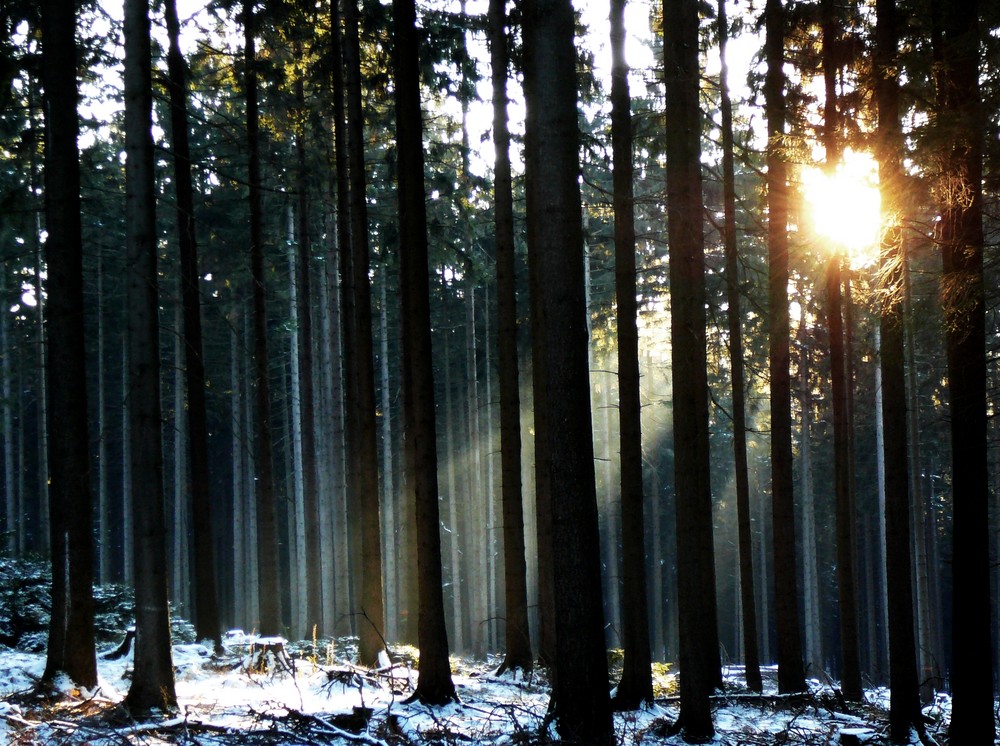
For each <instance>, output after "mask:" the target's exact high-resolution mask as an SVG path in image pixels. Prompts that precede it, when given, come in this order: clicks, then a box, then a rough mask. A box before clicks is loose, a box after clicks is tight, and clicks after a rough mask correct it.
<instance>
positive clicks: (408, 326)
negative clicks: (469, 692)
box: [392, 0, 458, 705]
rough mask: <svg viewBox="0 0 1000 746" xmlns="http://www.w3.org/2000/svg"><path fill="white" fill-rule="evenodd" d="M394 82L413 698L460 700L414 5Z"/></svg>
mask: <svg viewBox="0 0 1000 746" xmlns="http://www.w3.org/2000/svg"><path fill="white" fill-rule="evenodd" d="M392 19H393V24H394V25H393V41H394V47H393V77H394V80H395V84H396V102H395V103H396V146H397V149H398V152H399V170H398V172H397V180H398V190H399V197H398V199H399V246H400V252H399V253H400V256H399V260H400V276H401V279H402V314H403V397H404V399H403V407H404V409H403V412H404V415H403V416H404V427H405V432H404V436H403V437H404V447H405V449H406V453H405V456H406V467H407V473H408V476H409V481H410V482H411V484H412V485H413V492H414V502H415V505H416V526H415V528H416V534H417V580H418V586H419V587H418V591H417V592H418V597H419V605H420V609H419V620H418V631H417V635H418V639H419V646H420V669H419V674H418V678H417V688H416V690H415V691H414V692H413V695H412V696H411V698H410V699H411V700H419V701H420V702H423V703H424V704H428V705H443V704H447V703H448V702H453V701H457V699H458V695H457V694H456V693H455V684H454V682H453V681H452V679H451V668H450V664H449V662H448V632H447V630H446V629H445V623H444V597H443V595H442V593H441V535H440V529H439V528H438V526H439V525H440V518H439V514H438V480H437V466H438V465H437V427H436V425H435V422H434V371H433V366H432V350H431V325H430V321H431V319H430V290H429V288H428V277H427V272H428V264H427V214H426V205H425V195H424V154H423V142H422V133H423V125H422V115H421V111H420V77H419V71H420V64H419V58H420V55H419V47H418V41H417V28H416V24H417V11H416V4H415V2H414V0H393V3H392Z"/></svg>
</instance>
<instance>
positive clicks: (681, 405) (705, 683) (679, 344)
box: [663, 0, 722, 741]
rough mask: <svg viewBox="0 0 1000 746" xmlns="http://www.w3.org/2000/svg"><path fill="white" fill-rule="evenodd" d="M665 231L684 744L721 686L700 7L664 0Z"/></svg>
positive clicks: (706, 732)
mask: <svg viewBox="0 0 1000 746" xmlns="http://www.w3.org/2000/svg"><path fill="white" fill-rule="evenodd" d="M663 13H664V15H663V19H664V29H665V32H664V72H665V78H666V94H667V98H666V101H667V104H666V121H667V150H666V152H667V229H668V239H669V243H670V308H671V322H670V339H671V345H672V346H671V366H672V370H673V402H674V404H673V406H674V480H675V490H676V495H677V498H676V506H675V510H676V516H677V588H678V593H677V595H678V599H677V600H678V608H677V615H678V622H679V630H680V637H681V640H682V641H683V644H682V645H681V649H680V676H681V712H680V716H679V718H678V726H679V727H680V728H681V729H682V732H683V733H684V737H685V739H687V740H698V741H701V740H706V739H710V738H711V737H712V734H713V732H714V727H713V725H712V711H711V707H710V706H709V699H708V697H709V694H711V692H712V691H713V690H714V689H715V687H716V686H717V685H719V684H721V679H722V673H721V664H720V660H719V634H718V626H717V612H716V599H715V555H714V550H713V539H712V489H711V483H710V474H709V461H710V454H709V442H708V373H707V355H706V337H705V323H706V318H705V250H704V237H703V235H702V214H703V212H704V206H703V201H702V194H701V141H700V137H701V111H700V108H699V102H698V95H699V81H700V73H699V66H698V6H697V2H696V1H695V0H684V1H683V2H670V1H668V2H664V6H663Z"/></svg>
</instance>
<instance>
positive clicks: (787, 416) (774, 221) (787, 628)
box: [764, 0, 806, 693]
mask: <svg viewBox="0 0 1000 746" xmlns="http://www.w3.org/2000/svg"><path fill="white" fill-rule="evenodd" d="M764 25H765V38H764V56H765V60H766V62H767V72H766V74H765V79H764V98H765V103H764V107H765V111H766V116H767V138H768V139H767V156H766V157H767V211H768V212H767V251H768V309H767V315H768V335H769V340H768V344H769V351H768V367H769V370H770V374H771V382H770V389H771V390H770V398H771V501H772V506H773V509H772V523H773V526H774V603H775V620H776V624H777V653H778V690H779V691H780V692H782V693H787V692H800V691H803V690H804V689H805V686H806V682H805V672H804V671H803V670H802V641H801V632H800V631H799V611H798V594H797V589H796V586H797V583H796V579H795V498H794V494H793V483H792V413H791V382H790V378H789V349H788V348H789V333H790V330H789V321H788V184H787V166H786V163H785V157H786V156H785V154H784V152H783V148H784V142H783V139H784V135H785V94H784V80H785V76H784V72H783V66H784V62H785V46H784V42H785V20H784V10H783V8H782V0H767V3H766V5H765V7H764Z"/></svg>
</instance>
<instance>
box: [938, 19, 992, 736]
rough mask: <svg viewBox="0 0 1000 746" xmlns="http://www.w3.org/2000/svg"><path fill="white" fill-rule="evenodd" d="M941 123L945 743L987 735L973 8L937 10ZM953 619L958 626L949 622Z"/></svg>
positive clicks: (980, 118)
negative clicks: (946, 414)
mask: <svg viewBox="0 0 1000 746" xmlns="http://www.w3.org/2000/svg"><path fill="white" fill-rule="evenodd" d="M942 16H943V21H944V24H943V30H944V47H943V55H944V65H943V73H942V92H941V104H942V111H941V112H940V113H941V114H942V118H946V119H947V121H948V123H949V125H950V126H949V127H948V129H949V131H948V132H947V133H946V134H947V139H946V140H942V142H946V143H949V145H946V146H945V148H946V152H945V153H944V154H943V155H944V173H943V174H942V175H941V177H942V183H941V184H940V186H939V192H938V193H939V194H940V195H941V199H942V204H941V220H940V222H939V224H938V236H937V237H938V240H939V241H940V242H941V246H942V252H943V254H944V274H943V276H942V278H941V294H942V306H943V311H944V316H945V330H946V352H947V359H948V395H949V404H950V409H951V418H950V419H951V440H952V490H953V493H952V514H953V516H952V541H953V551H952V576H953V578H954V580H953V584H952V587H953V589H954V592H953V593H952V618H953V619H954V620H955V623H954V624H952V675H951V689H952V719H951V726H950V728H949V736H950V738H951V742H952V743H988V742H990V741H992V740H993V738H994V735H995V715H994V702H993V687H994V681H993V667H992V659H993V654H992V649H993V641H992V639H991V637H992V634H991V623H990V614H991V608H990V606H991V604H990V591H989V569H990V557H989V474H988V469H987V464H988V461H987V442H988V426H987V400H986V317H985V298H984V286H983V243H984V238H983V194H982V176H983V132H984V126H983V122H984V115H983V110H982V105H981V102H980V84H979V75H980V69H979V68H980V56H981V53H980V49H981V47H980V32H979V25H978V23H979V21H978V17H979V3H978V2H977V0H969V2H966V3H962V4H960V5H959V4H943V5H942ZM959 620H960V623H959Z"/></svg>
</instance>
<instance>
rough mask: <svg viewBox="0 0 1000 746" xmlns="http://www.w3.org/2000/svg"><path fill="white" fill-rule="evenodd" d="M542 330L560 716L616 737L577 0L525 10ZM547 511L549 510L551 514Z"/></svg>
mask: <svg viewBox="0 0 1000 746" xmlns="http://www.w3.org/2000/svg"><path fill="white" fill-rule="evenodd" d="M523 24H524V26H523V31H524V47H525V89H526V94H527V96H526V104H527V107H528V117H527V126H528V127H530V128H531V132H530V134H529V135H528V136H529V137H530V139H531V145H530V148H531V149H532V150H533V151H534V153H533V155H534V157H533V158H532V159H531V160H530V161H529V162H528V167H529V168H532V169H534V173H533V174H531V175H530V176H529V182H528V188H529V190H530V193H529V195H528V200H529V204H530V209H531V210H532V211H534V218H535V219H534V223H533V226H532V228H531V230H530V231H529V244H528V246H529V248H528V251H529V254H531V255H533V259H532V260H531V262H530V269H531V272H532V276H531V289H532V303H533V308H532V312H533V314H536V319H535V323H533V329H534V330H535V331H537V332H540V338H539V339H538V340H536V344H537V348H536V350H537V352H538V353H540V354H539V356H538V357H537V358H536V360H535V364H536V365H538V366H539V367H540V371H539V373H540V379H541V382H542V387H541V389H540V390H536V394H540V396H537V395H536V398H535V409H536V412H541V416H542V418H543V419H544V422H545V427H544V430H543V431H542V432H541V433H540V435H541V438H542V442H541V445H542V446H543V450H542V455H543V458H544V460H543V461H542V462H541V468H542V471H543V472H544V476H545V480H546V482H547V490H548V506H547V510H548V512H549V516H550V518H551V533H549V534H548V535H542V536H540V539H541V541H548V542H550V544H549V546H550V548H551V551H552V573H553V575H552V577H553V579H554V580H555V579H558V582H555V588H554V601H555V603H554V610H555V614H554V616H555V661H554V662H555V667H554V672H553V684H552V709H553V712H554V715H555V718H556V728H557V730H558V732H559V735H560V737H561V738H563V739H564V740H568V741H576V740H579V741H582V742H586V743H590V744H607V743H611V742H612V737H613V729H612V718H611V706H610V698H609V696H608V679H607V660H606V657H605V647H604V630H603V626H604V620H603V610H602V598H601V562H600V553H599V552H600V550H599V547H600V533H599V530H598V515H597V495H596V489H595V484H594V446H593V434H592V424H591V413H590V383H589V380H590V375H589V369H588V362H587V353H588V339H587V324H586V303H585V287H584V276H583V232H582V227H581V224H580V215H581V203H580V188H579V184H578V182H577V175H578V174H579V172H580V161H579V153H578V144H579V131H578V129H577V122H576V115H577V84H576V50H575V48H574V45H573V44H574V39H573V28H574V27H573V9H572V7H571V4H570V3H569V2H568V0H535V1H534V2H528V3H525V7H524V19H523ZM542 510H543V506H542V505H541V504H540V505H539V512H540V513H541V511H542Z"/></svg>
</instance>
